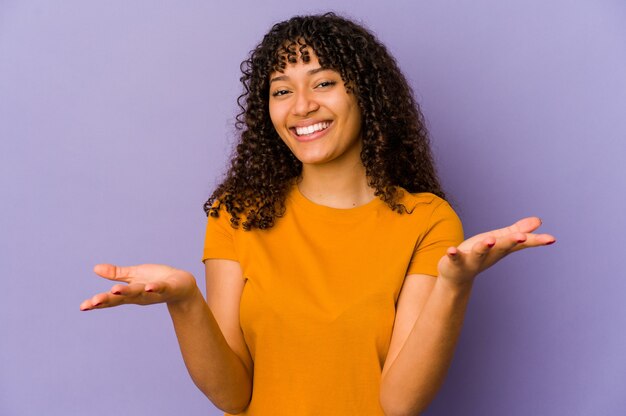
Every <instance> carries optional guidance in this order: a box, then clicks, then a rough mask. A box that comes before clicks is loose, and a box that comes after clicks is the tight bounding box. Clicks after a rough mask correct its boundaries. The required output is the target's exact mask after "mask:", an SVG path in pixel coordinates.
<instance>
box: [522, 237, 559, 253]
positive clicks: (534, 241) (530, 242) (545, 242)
mask: <svg viewBox="0 0 626 416" xmlns="http://www.w3.org/2000/svg"><path fill="white" fill-rule="evenodd" d="M526 237H527V238H526V241H525V242H524V243H523V244H520V246H519V247H518V248H517V249H519V250H521V249H523V248H530V247H540V246H549V245H550V244H554V243H556V238H555V237H554V236H553V235H550V234H527V235H526Z"/></svg>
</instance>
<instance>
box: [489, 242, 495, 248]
mask: <svg viewBox="0 0 626 416" xmlns="http://www.w3.org/2000/svg"><path fill="white" fill-rule="evenodd" d="M495 245H496V243H487V247H493V246H495Z"/></svg>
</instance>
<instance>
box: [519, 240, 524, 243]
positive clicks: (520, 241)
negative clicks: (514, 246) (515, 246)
mask: <svg viewBox="0 0 626 416" xmlns="http://www.w3.org/2000/svg"><path fill="white" fill-rule="evenodd" d="M525 241H526V240H517V242H518V243H523V242H525Z"/></svg>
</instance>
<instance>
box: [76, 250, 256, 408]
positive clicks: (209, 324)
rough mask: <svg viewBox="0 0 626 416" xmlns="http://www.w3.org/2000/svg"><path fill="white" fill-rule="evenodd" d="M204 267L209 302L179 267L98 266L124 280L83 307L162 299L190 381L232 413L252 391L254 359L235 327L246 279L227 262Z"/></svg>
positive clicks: (102, 273) (217, 261)
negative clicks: (169, 316) (170, 318)
mask: <svg viewBox="0 0 626 416" xmlns="http://www.w3.org/2000/svg"><path fill="white" fill-rule="evenodd" d="M205 268H206V281H207V294H208V295H207V301H205V300H204V298H203V297H202V293H201V292H200V289H199V288H198V287H197V285H196V282H195V279H194V278H193V276H192V275H191V274H190V273H188V272H185V271H182V270H178V269H173V268H171V267H169V266H161V265H141V266H133V267H115V266H112V265H98V266H96V268H95V269H94V270H95V272H96V273H97V274H99V275H100V276H102V277H104V278H107V279H110V280H114V281H118V282H124V283H127V284H126V285H122V284H116V285H114V286H113V287H112V288H111V291H110V292H108V293H100V294H98V295H95V296H93V297H92V298H91V299H88V300H85V301H84V302H83V303H82V304H81V309H82V310H91V309H100V308H107V307H113V306H118V305H121V304H140V305H147V304H154V303H166V304H167V307H168V310H169V312H170V315H171V317H172V322H173V323H174V329H175V331H176V336H177V338H178V343H179V345H180V349H181V352H182V355H183V359H184V361H185V365H186V366H187V369H188V371H189V374H190V375H191V378H192V379H193V381H194V383H195V384H196V386H198V388H199V389H200V390H201V391H202V392H203V393H204V394H205V395H206V396H207V397H208V398H209V399H210V400H211V402H213V404H214V405H215V406H217V407H218V408H220V409H221V410H223V411H226V412H228V413H232V414H236V413H240V412H241V411H243V410H244V409H245V408H246V407H247V406H248V403H249V402H250V396H251V392H252V359H251V358H250V354H249V352H248V349H247V347H246V344H245V341H244V338H243V334H242V333H241V329H240V326H239V301H240V299H241V293H242V291H243V285H244V280H243V277H242V272H241V268H240V266H239V264H238V263H237V262H234V261H231V260H221V259H215V260H207V261H206V262H205ZM207 302H208V304H207Z"/></svg>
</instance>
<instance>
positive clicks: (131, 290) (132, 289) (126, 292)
mask: <svg viewBox="0 0 626 416" xmlns="http://www.w3.org/2000/svg"><path fill="white" fill-rule="evenodd" d="M144 289H145V285H144V284H142V283H131V284H128V285H115V286H113V287H112V288H111V294H112V295H117V296H125V297H127V298H132V297H136V296H139V295H141V294H142V293H143V292H144Z"/></svg>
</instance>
